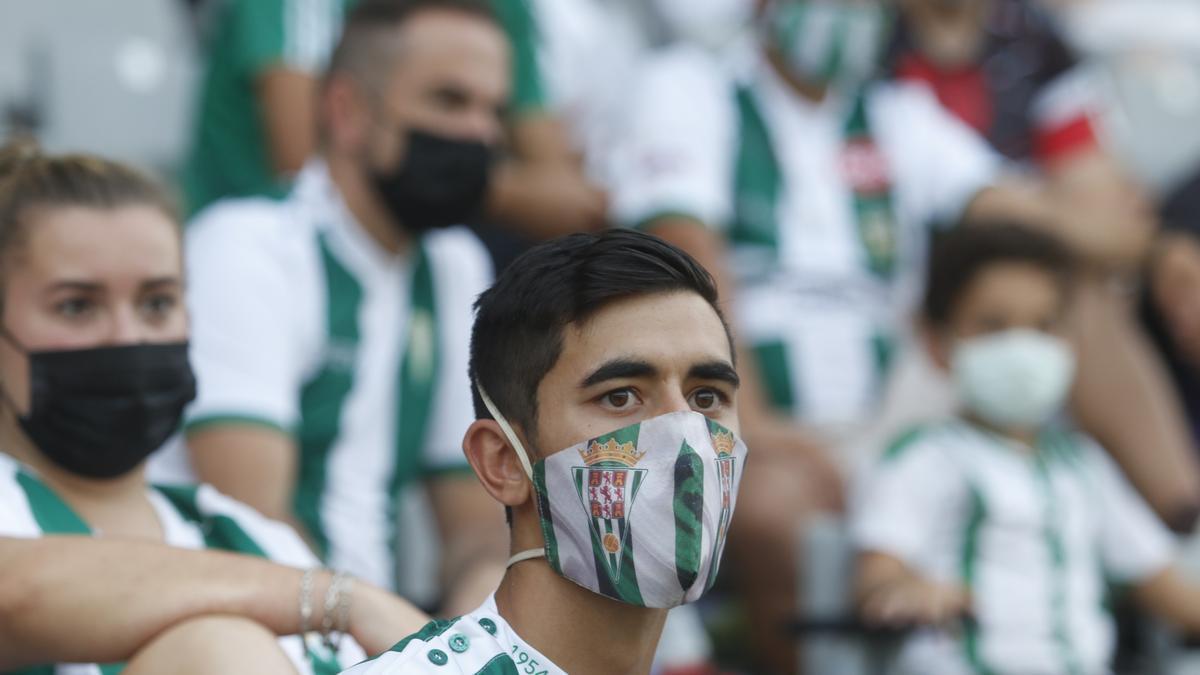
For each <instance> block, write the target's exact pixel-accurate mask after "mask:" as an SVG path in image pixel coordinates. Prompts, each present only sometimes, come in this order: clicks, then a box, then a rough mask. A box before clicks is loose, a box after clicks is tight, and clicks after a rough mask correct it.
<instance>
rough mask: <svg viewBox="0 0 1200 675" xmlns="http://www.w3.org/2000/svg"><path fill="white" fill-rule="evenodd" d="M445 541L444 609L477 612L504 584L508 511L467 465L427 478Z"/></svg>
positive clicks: (450, 612)
mask: <svg viewBox="0 0 1200 675" xmlns="http://www.w3.org/2000/svg"><path fill="white" fill-rule="evenodd" d="M427 485H428V488H429V499H430V502H431V504H432V506H433V512H434V516H435V518H436V520H437V527H438V533H439V535H440V538H441V542H442V551H441V570H440V571H441V582H442V583H441V586H442V588H443V589H445V590H446V594H445V596H444V601H443V604H442V610H441V613H442V614H443V615H444V616H460V615H462V614H466V613H468V612H471V611H474V610H475V609H476V608H477V607H479V605H480V604H482V603H483V601H484V600H485V599H486V598H487V596H488V595H490V594H491V593H492V592H493V591H495V590H496V587H497V586H499V585H500V578H501V577H503V576H504V561H505V560H506V559H507V558H508V547H509V542H508V528H507V527H506V526H505V524H504V510H503V508H501V507H500V505H499V504H497V503H496V502H495V501H494V500H493V499H492V498H491V497H490V496H488V494H487V492H485V491H484V490H483V487H482V486H480V485H479V481H478V480H476V479H475V476H474V474H472V473H470V470H469V469H467V470H466V471H464V472H460V473H448V474H446V475H443V476H440V477H437V478H434V479H432V480H430V481H428V482H427Z"/></svg>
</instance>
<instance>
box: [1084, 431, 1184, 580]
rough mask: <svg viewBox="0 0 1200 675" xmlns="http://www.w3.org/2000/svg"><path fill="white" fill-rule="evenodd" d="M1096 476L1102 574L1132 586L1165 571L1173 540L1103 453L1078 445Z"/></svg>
mask: <svg viewBox="0 0 1200 675" xmlns="http://www.w3.org/2000/svg"><path fill="white" fill-rule="evenodd" d="M1080 444H1081V445H1082V446H1083V447H1084V450H1085V454H1084V457H1085V458H1086V461H1087V462H1088V464H1090V465H1091V466H1092V467H1093V475H1094V476H1096V479H1097V480H1096V490H1097V491H1098V492H1099V495H1098V497H1099V498H1098V499H1097V500H1096V503H1097V505H1098V507H1099V508H1100V510H1101V517H1100V518H1098V519H1097V521H1098V522H1100V523H1102V524H1103V527H1101V530H1100V556H1101V559H1102V561H1103V564H1104V571H1105V573H1106V574H1107V575H1108V576H1109V577H1111V578H1112V579H1114V580H1116V581H1118V582H1123V583H1125V582H1131V583H1136V582H1139V581H1142V580H1145V579H1148V578H1150V577H1151V576H1153V575H1155V574H1157V573H1158V572H1161V571H1162V570H1164V569H1166V568H1167V567H1168V566H1170V565H1171V563H1172V562H1173V561H1174V559H1175V540H1174V537H1173V536H1172V535H1171V533H1170V531H1168V530H1167V528H1166V526H1165V525H1163V524H1162V521H1160V520H1159V519H1158V517H1157V516H1156V515H1154V512H1153V511H1151V510H1150V506H1149V505H1148V504H1147V503H1146V501H1145V500H1144V499H1142V497H1141V495H1139V494H1138V493H1137V491H1136V490H1134V489H1133V486H1132V485H1130V484H1129V481H1128V480H1127V479H1126V478H1125V476H1124V474H1123V473H1121V469H1120V468H1119V467H1118V466H1117V464H1116V462H1114V461H1113V460H1112V459H1111V458H1110V457H1109V456H1108V454H1107V453H1105V452H1104V450H1102V449H1101V448H1100V447H1099V446H1097V445H1096V444H1094V443H1092V442H1090V441H1083V442H1081V443H1080Z"/></svg>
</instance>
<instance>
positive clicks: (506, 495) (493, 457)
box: [463, 420, 532, 507]
mask: <svg viewBox="0 0 1200 675" xmlns="http://www.w3.org/2000/svg"><path fill="white" fill-rule="evenodd" d="M463 452H464V453H466V455H467V461H468V462H470V463H471V468H472V469H474V470H475V475H476V476H478V477H479V482H480V483H482V484H483V488H484V489H485V490H487V492H488V494H490V495H491V496H492V498H493V499H495V500H496V501H498V502H500V503H501V504H504V505H505V506H513V507H515V506H520V505H522V504H524V503H525V502H526V501H528V500H529V498H530V495H531V493H532V491H531V490H530V484H529V479H528V477H526V475H525V469H524V467H522V466H521V460H520V458H518V457H517V451H516V450H515V449H514V448H513V447H512V445H511V444H510V443H509V442H508V439H507V438H506V437H505V436H504V432H503V431H502V430H501V429H500V425H499V424H498V423H497V422H496V421H495V420H475V422H474V423H472V424H471V426H470V427H468V428H467V433H466V435H465V436H464V437H463Z"/></svg>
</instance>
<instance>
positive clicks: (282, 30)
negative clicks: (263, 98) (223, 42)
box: [226, 0, 342, 74]
mask: <svg viewBox="0 0 1200 675" xmlns="http://www.w3.org/2000/svg"><path fill="white" fill-rule="evenodd" d="M341 4H342V2H341V0H234V1H233V4H232V6H231V7H230V12H231V13H230V15H229V17H228V18H229V24H228V25H227V26H226V30H229V31H231V32H232V34H233V36H234V40H233V43H232V44H233V45H234V49H236V50H237V51H238V54H237V56H238V57H239V58H240V60H241V63H242V67H243V69H244V71H245V72H248V73H251V74H257V73H260V72H262V71H263V70H265V69H267V68H269V67H274V66H283V67H286V68H289V69H293V70H298V71H300V72H304V73H311V74H315V73H317V72H318V71H319V70H321V69H322V68H323V67H324V66H325V62H326V61H327V60H328V58H329V54H330V52H331V51H332V50H333V45H334V44H335V43H336V41H337V39H338V33H339V32H340V30H341V21H340V16H341V11H342V10H341Z"/></svg>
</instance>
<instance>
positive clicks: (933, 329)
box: [917, 319, 952, 373]
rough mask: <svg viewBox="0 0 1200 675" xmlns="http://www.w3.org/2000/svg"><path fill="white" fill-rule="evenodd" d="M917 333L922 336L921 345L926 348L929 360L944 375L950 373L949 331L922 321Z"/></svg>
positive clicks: (950, 347) (950, 346)
mask: <svg viewBox="0 0 1200 675" xmlns="http://www.w3.org/2000/svg"><path fill="white" fill-rule="evenodd" d="M917 332H918V333H919V334H920V336H921V344H923V345H924V346H925V353H926V354H928V355H929V360H930V361H932V362H933V365H935V366H937V367H938V369H939V370H941V371H942V372H943V373H949V372H950V351H951V349H952V345H951V344H950V338H949V336H948V332H949V331H947V330H946V329H945V328H942V327H940V326H934V325H933V324H931V323H929V322H928V321H926V320H923V319H922V320H921V321H920V322H919V323H918V325H917Z"/></svg>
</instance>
